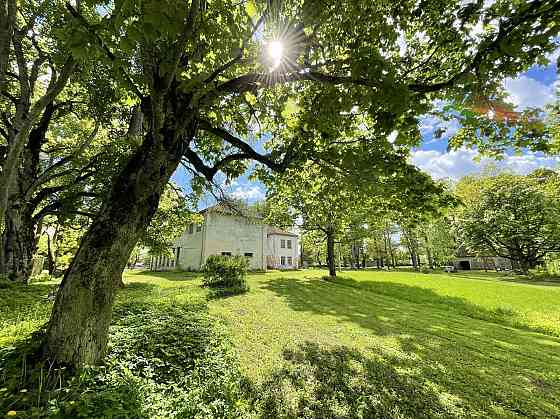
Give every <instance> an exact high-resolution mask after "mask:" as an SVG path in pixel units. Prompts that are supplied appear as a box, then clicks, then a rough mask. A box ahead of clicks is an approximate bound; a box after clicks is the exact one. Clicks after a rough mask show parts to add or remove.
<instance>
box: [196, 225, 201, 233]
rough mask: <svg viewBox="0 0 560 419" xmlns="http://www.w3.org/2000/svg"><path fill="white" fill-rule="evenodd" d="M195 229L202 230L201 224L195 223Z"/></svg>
mask: <svg viewBox="0 0 560 419" xmlns="http://www.w3.org/2000/svg"><path fill="white" fill-rule="evenodd" d="M196 231H197V232H199V231H202V224H197V225H196Z"/></svg>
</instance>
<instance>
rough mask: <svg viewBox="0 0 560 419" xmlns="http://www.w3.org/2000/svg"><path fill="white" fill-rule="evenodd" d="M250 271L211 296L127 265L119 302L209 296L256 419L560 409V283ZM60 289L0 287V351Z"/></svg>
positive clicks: (35, 322) (36, 320)
mask: <svg viewBox="0 0 560 419" xmlns="http://www.w3.org/2000/svg"><path fill="white" fill-rule="evenodd" d="M323 275H325V272H324V271H320V270H306V271H298V272H269V273H266V274H255V275H250V276H249V279H248V282H249V286H250V288H251V289H250V291H249V292H248V293H246V294H243V295H238V296H232V297H227V298H211V297H210V295H209V294H208V292H207V290H205V289H203V288H201V287H200V284H201V281H200V278H199V277H198V276H197V275H196V274H189V273H150V272H129V273H127V274H126V276H125V282H126V283H127V287H126V288H125V289H124V290H122V291H120V292H119V294H118V297H117V304H116V306H117V307H123V306H126V304H129V303H130V302H134V303H136V302H137V303H148V304H152V302H156V301H159V300H165V301H176V302H178V303H188V304H191V303H193V304H207V305H208V310H209V312H210V314H211V315H212V316H214V317H216V318H218V319H220V320H221V321H222V322H223V323H224V324H225V325H226V327H227V330H228V331H229V333H230V335H231V338H232V340H233V343H234V345H235V348H236V352H237V354H238V357H239V361H240V364H241V370H242V372H243V374H244V375H245V376H246V377H248V379H249V381H250V382H251V383H252V384H251V385H250V386H248V388H247V389H246V391H247V399H248V403H249V404H250V405H251V406H252V407H251V409H249V411H252V412H253V414H254V416H257V417H271V418H272V417H310V418H311V417H313V418H315V417H316V418H319V417H322V418H323V417H324V418H326V417H339V418H344V417H364V418H367V417H395V418H401V417H535V418H538V417H543V418H544V417H560V337H559V336H560V287H559V286H555V285H554V284H536V285H535V284H527V283H520V282H519V281H517V282H516V281H515V280H511V278H508V277H506V276H504V275H498V274H485V273H477V272H471V273H467V274H465V273H457V274H420V273H413V272H377V271H343V272H341V273H340V274H339V275H340V276H339V278H338V279H336V280H334V281H328V282H327V281H325V280H323V279H321V277H322V276H323ZM50 287H51V286H50V285H46V284H34V285H32V286H30V287H29V288H27V289H19V288H18V289H17V292H18V294H17V295H16V298H14V297H13V296H14V294H13V292H14V290H13V289H0V298H1V299H2V301H3V302H4V303H5V304H4V305H3V306H2V307H1V308H0V315H1V317H0V318H1V321H2V324H1V326H2V327H1V331H0V347H2V346H5V345H10V344H12V343H14V342H16V341H18V340H19V339H22V338H24V337H25V336H26V335H27V334H29V333H31V332H32V331H33V330H34V329H35V328H37V327H39V326H40V325H41V324H42V323H44V322H45V321H46V320H47V319H48V313H49V310H50V307H51V304H52V303H50V302H48V301H47V300H46V299H44V298H43V296H44V295H46V294H47V293H48V290H49V289H50Z"/></svg>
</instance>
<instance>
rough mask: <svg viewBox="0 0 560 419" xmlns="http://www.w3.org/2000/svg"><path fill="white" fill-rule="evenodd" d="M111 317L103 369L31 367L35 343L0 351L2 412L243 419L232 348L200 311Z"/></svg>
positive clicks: (155, 306) (175, 307)
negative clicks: (72, 371) (75, 371)
mask: <svg viewBox="0 0 560 419" xmlns="http://www.w3.org/2000/svg"><path fill="white" fill-rule="evenodd" d="M115 315H116V317H117V320H116V322H115V324H114V325H113V327H112V329H111V343H110V344H111V346H112V348H113V349H112V351H111V352H110V354H109V355H108V357H107V362H106V364H105V365H104V366H103V367H88V368H85V369H84V370H82V371H81V373H80V374H79V375H72V374H68V373H67V372H66V371H65V370H64V369H60V368H56V367H54V366H52V365H51V366H50V367H49V365H48V364H40V363H39V364H33V363H32V360H34V358H33V356H32V355H33V352H34V350H35V348H34V347H33V343H32V342H33V341H32V342H31V343H30V344H26V345H23V346H22V345H21V344H20V345H18V346H17V347H8V348H7V349H5V350H3V351H2V352H0V364H1V365H2V369H1V375H0V378H1V379H2V387H3V388H2V392H3V393H2V398H1V401H0V411H6V409H7V407H8V406H9V409H11V410H15V411H16V412H17V414H18V416H22V417H26V415H30V416H33V417H61V418H71V417H75V418H91V417H104V418H131V419H132V418H152V417H161V418H184V417H216V418H233V417H238V416H239V415H240V414H241V412H242V411H243V409H244V406H245V403H244V402H243V395H242V390H241V388H242V387H241V385H242V379H241V376H240V374H239V371H238V369H237V365H236V361H235V357H234V354H233V353H232V351H231V345H230V343H229V341H228V339H227V337H226V335H225V333H224V331H223V330H222V328H221V327H220V326H219V325H218V324H216V323H215V321H214V320H212V319H211V318H210V317H209V316H208V315H207V313H206V311H205V308H204V305H200V304H176V303H172V302H168V303H162V302H159V303H157V302H150V303H147V304H141V303H137V302H131V303H128V304H125V305H121V306H120V307H119V308H118V309H117V311H116V313H115ZM30 345H31V346H30ZM26 356H27V362H28V364H29V365H28V366H27V368H28V370H25V368H26V366H25V365H26V364H25V362H26ZM22 368H24V369H23V371H24V375H23V377H22V376H21V374H19V373H20V372H21V371H22Z"/></svg>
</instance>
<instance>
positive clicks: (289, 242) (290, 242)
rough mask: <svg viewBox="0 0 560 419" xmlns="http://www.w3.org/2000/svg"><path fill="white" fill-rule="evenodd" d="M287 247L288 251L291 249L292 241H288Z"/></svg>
mask: <svg viewBox="0 0 560 419" xmlns="http://www.w3.org/2000/svg"><path fill="white" fill-rule="evenodd" d="M287 245H288V249H291V248H292V241H291V240H288V243H287Z"/></svg>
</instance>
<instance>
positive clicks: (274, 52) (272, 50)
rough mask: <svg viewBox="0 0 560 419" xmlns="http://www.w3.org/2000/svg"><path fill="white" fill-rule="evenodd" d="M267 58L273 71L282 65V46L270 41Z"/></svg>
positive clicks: (280, 43) (277, 42) (279, 43)
mask: <svg viewBox="0 0 560 419" xmlns="http://www.w3.org/2000/svg"><path fill="white" fill-rule="evenodd" d="M266 48H267V53H268V57H269V58H270V61H271V64H272V65H271V69H272V70H275V69H276V68H278V67H279V66H280V64H281V63H282V58H283V56H284V45H283V44H282V42H280V41H270V42H269V43H268V44H267V46H266Z"/></svg>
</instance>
